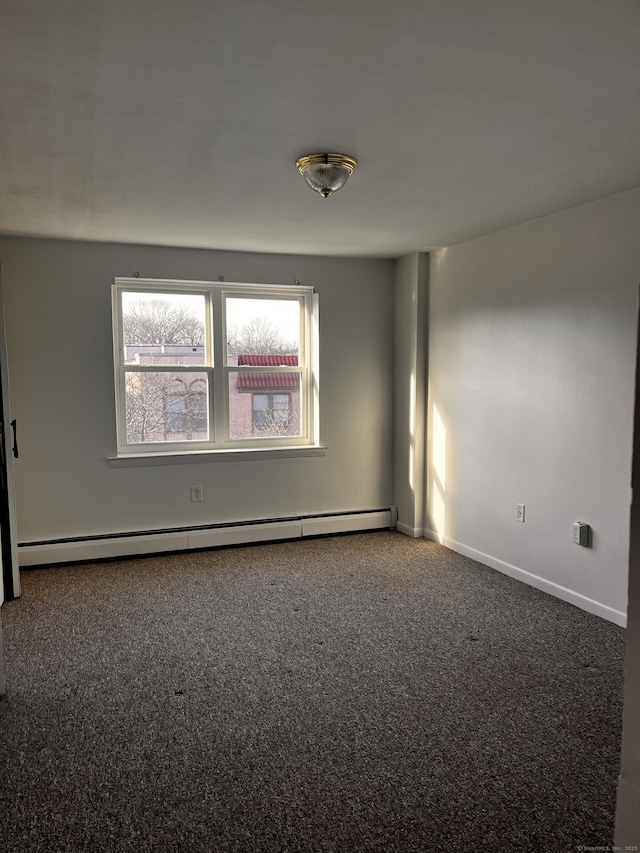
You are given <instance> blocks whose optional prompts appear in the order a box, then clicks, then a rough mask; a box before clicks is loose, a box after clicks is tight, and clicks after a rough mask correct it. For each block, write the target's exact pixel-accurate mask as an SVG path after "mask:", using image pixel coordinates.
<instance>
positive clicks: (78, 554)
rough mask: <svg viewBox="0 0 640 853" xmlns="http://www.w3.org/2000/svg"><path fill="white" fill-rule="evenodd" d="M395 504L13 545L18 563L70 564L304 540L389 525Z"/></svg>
mask: <svg viewBox="0 0 640 853" xmlns="http://www.w3.org/2000/svg"><path fill="white" fill-rule="evenodd" d="M396 517H397V516H396V514H395V507H386V508H383V509H374V510H354V511H349V512H344V513H325V514H318V515H310V516H297V517H287V518H272V519H256V520H253V521H239V522H235V523H234V522H226V523H224V524H211V525H197V526H194V527H181V528H169V529H166V530H145V531H140V532H127V533H116V534H100V535H98V536H78V537H69V538H65V539H48V540H46V541H44V540H43V541H38V542H21V543H19V544H18V556H19V562H20V566H23V567H26V566H40V565H53V564H55V563H74V562H85V561H91V560H101V559H109V558H112V557H135V556H140V555H142V554H157V553H166V552H170V551H191V550H198V549H201V548H220V547H224V546H228V545H249V544H252V543H257V542H274V541H278V540H283V539H303V538H305V537H311V536H326V535H330V534H332V533H357V532H359V531H364V530H384V529H387V528H393V527H394V526H395V525H394V518H396Z"/></svg>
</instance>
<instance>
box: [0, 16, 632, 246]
mask: <svg viewBox="0 0 640 853" xmlns="http://www.w3.org/2000/svg"><path fill="white" fill-rule="evenodd" d="M0 15H1V20H0V40H1V41H0V63H1V65H0V67H1V71H0V109H1V111H2V113H1V130H0V233H5V234H28V235H46V236H54V237H65V238H77V239H90V240H109V241H124V242H136V243H139V242H141V243H152V244H163V245H173V246H196V247H211V248H220V249H241V250H250V251H268V252H293V253H307V254H333V255H361V256H382V257H395V256H398V255H401V254H405V253H408V252H411V251H416V250H428V249H430V248H434V247H438V246H445V245H451V244H453V243H456V242H460V241H462V240H466V239H469V238H472V237H474V236H478V235H480V234H484V233H487V232H491V231H495V230H497V229H499V228H502V227H505V226H509V225H512V224H515V223H518V222H523V221H526V220H528V219H532V218H535V217H538V216H542V215H544V214H547V213H550V212H553V211H556V210H561V209H564V208H566V207H570V206H572V205H576V204H581V203H583V202H586V201H591V200H593V199H595V198H600V197H602V196H606V195H610V194H613V193H617V192H620V191H623V190H626V189H630V188H632V187H636V186H638V185H640V3H638V2H636V0H533V2H532V0H393V2H389V0H324V1H323V2H321V3H318V2H308V0H233V2H230V1H229V0H227V1H226V2H225V0H2V3H1V4H0ZM325 150H329V151H341V152H344V153H347V154H351V155H353V156H355V157H356V158H358V161H359V165H358V168H357V169H356V171H355V173H354V175H353V177H352V178H351V179H350V181H349V183H348V184H347V185H346V187H345V188H344V189H343V190H341V191H340V192H339V193H338V194H336V195H335V196H333V197H332V198H330V199H328V200H327V201H325V200H324V199H322V198H321V197H320V196H319V195H317V194H316V193H313V192H312V191H311V190H310V189H309V188H308V187H307V186H306V184H305V183H304V181H303V179H302V177H301V176H300V175H299V174H298V172H297V170H296V168H295V159H296V157H298V156H300V155H301V154H307V153H313V152H316V151H325Z"/></svg>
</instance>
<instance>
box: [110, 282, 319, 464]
mask: <svg viewBox="0 0 640 853" xmlns="http://www.w3.org/2000/svg"><path fill="white" fill-rule="evenodd" d="M313 299H314V297H313V291H312V289H311V288H306V287H300V286H297V287H295V288H293V287H287V286H257V285H231V284H215V283H209V282H160V281H156V280H154V281H152V280H141V279H117V280H116V284H115V285H114V296H113V306H114V354H115V372H116V411H117V420H118V453H121V454H126V453H145V452H150V453H153V452H157V451H162V452H163V453H166V452H171V451H175V452H187V451H194V450H196V451H200V450H228V449H234V448H246V449H249V448H251V447H287V446H295V445H305V444H313V443H314V440H315V439H316V438H317V437H316V436H315V435H314V430H313V425H314V423H317V416H316V406H315V398H316V394H317V382H313V381H312V376H313V370H312V367H313V366H312V365H311V363H310V359H311V353H312V352H313V341H312V332H313V329H314V327H315V323H314V321H313V310H314V309H313ZM131 306H133V307H134V309H135V313H134V311H132V310H131ZM174 307H175V308H177V309H179V312H177V311H175V310H173V308H174ZM145 309H146V310H145ZM169 309H171V310H169ZM178 313H179V316H176V314H178ZM148 314H151V315H152V316H153V317H154V318H155V317H158V316H159V317H160V318H161V319H162V321H163V324H164V325H163V324H157V325H155V326H152V327H149V324H148V323H147V325H146V326H145V322H146V321H147V319H148V316H147V315H148ZM132 315H133V319H132ZM167 315H168V316H167ZM134 321H135V322H134ZM173 321H176V322H173ZM177 321H180V322H177ZM181 324H182V325H181ZM176 328H177V331H176ZM140 329H142V331H140ZM166 330H168V331H166ZM185 330H186V331H185ZM134 333H135V334H134ZM245 350H253V352H246V351H245ZM215 365H218V367H215ZM312 389H313V390H312ZM264 397H266V405H265V406H264V407H263V408H262V410H260V408H259V407H260V406H261V405H262V403H261V402H260V400H261V398H264ZM254 398H255V399H256V405H255V406H254ZM260 411H261V412H262V413H261V414H260V413H258V412H260Z"/></svg>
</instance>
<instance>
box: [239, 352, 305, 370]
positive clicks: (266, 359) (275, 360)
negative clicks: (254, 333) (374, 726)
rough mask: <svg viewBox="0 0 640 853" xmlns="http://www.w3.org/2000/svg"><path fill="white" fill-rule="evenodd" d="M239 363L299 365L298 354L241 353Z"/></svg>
mask: <svg viewBox="0 0 640 853" xmlns="http://www.w3.org/2000/svg"><path fill="white" fill-rule="evenodd" d="M238 364H239V365H242V364H244V365H246V366H247V367H297V366H298V356H297V355H254V354H253V353H252V354H249V355H239V356H238Z"/></svg>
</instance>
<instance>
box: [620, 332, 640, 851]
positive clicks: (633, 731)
mask: <svg viewBox="0 0 640 853" xmlns="http://www.w3.org/2000/svg"><path fill="white" fill-rule="evenodd" d="M633 486H634V489H633V493H634V494H633V505H632V507H631V536H630V548H629V623H628V626H627V638H626V640H627V642H626V662H625V679H624V716H623V730H622V756H621V762H620V778H619V780H618V808H617V811H616V834H615V843H616V845H617V846H618V847H619V848H620V849H621V850H623V849H624V848H625V847H627V849H634V847H633V845H637V844H638V842H639V841H640V349H639V350H638V355H637V366H636V405H635V429H634V447H633Z"/></svg>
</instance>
